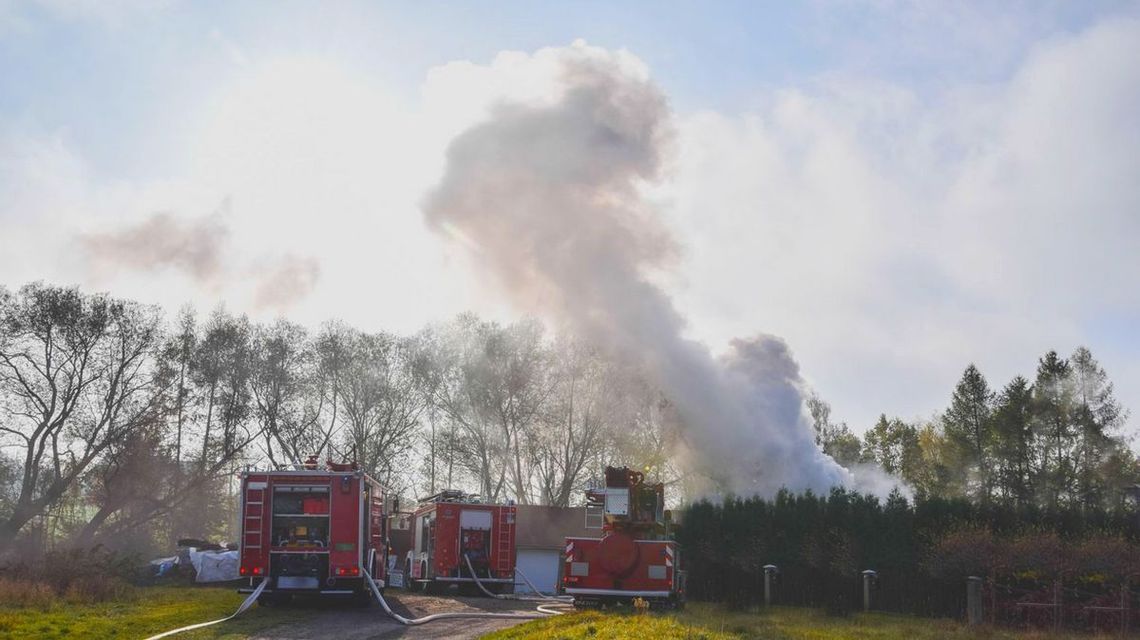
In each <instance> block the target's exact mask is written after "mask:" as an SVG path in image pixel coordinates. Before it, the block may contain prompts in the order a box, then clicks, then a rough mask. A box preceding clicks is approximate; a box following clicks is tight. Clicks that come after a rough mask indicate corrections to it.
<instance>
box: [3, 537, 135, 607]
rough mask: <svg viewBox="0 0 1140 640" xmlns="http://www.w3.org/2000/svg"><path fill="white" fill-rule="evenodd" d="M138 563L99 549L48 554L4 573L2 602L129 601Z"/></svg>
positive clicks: (8, 569)
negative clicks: (132, 578) (130, 579)
mask: <svg viewBox="0 0 1140 640" xmlns="http://www.w3.org/2000/svg"><path fill="white" fill-rule="evenodd" d="M135 564H136V563H135V561H134V558H133V557H131V556H125V555H122V554H118V553H114V552H111V551H108V550H107V549H105V548H103V547H98V546H97V547H93V548H90V549H68V550H64V551H53V552H49V553H46V554H44V555H43V556H42V557H40V558H36V559H34V560H30V561H23V562H21V563H20V564H18V565H15V566H12V567H7V568H5V569H4V570H3V573H2V575H0V602H4V603H12V604H15V605H16V606H21V607H25V606H36V607H46V606H50V605H52V604H54V603H56V602H58V601H60V600H63V601H66V602H71V603H76V604H89V603H94V602H107V601H112V600H124V599H129V598H131V597H133V595H134V590H133V588H132V587H131V585H130V583H129V582H128V580H129V578H130V577H131V576H132V573H133V571H134V566H135ZM7 595H12V596H13V597H6V596H7Z"/></svg>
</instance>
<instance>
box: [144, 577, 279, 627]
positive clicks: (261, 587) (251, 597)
mask: <svg viewBox="0 0 1140 640" xmlns="http://www.w3.org/2000/svg"><path fill="white" fill-rule="evenodd" d="M267 584H269V578H266V579H264V580H262V581H261V584H259V585H257V588H256V589H254V590H253V593H251V594H249V597H248V598H246V599H245V601H244V602H242V603H241V606H240V607H238V608H237V611H234V612H233V613H232V614H230V615H228V616H226V617H224V618H218V619H217V620H211V621H209V622H199V623H198V624H191V625H187V626H185V627H178V628H177V629H171V630H170V631H163V632H162V633H160V634H158V635H156V636H151V637H149V638H147V639H146V640H158V639H159V638H166V637H168V636H172V635H174V634H176V633H182V632H183V631H193V630H194V629H201V628H202V627H209V626H212V625H215V624H219V623H222V622H225V621H226V620H232V619H234V618H236V617H237V616H238V614H240V613H242V612H243V611H245V610H246V609H248V608H250V607H251V606H253V603H254V602H257V596H259V595H261V592H262V591H264V590H265V585H267Z"/></svg>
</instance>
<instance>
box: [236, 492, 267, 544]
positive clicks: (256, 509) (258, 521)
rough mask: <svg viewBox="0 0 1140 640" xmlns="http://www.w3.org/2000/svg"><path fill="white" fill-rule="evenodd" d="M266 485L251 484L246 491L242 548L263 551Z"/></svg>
mask: <svg viewBox="0 0 1140 640" xmlns="http://www.w3.org/2000/svg"><path fill="white" fill-rule="evenodd" d="M265 491H266V483H264V482H250V483H249V484H248V485H247V486H246V489H245V506H244V508H243V511H244V512H245V513H243V514H242V517H243V518H245V522H244V523H243V526H242V530H243V532H244V533H243V539H242V548H244V549H261V529H262V517H263V516H264V515H265Z"/></svg>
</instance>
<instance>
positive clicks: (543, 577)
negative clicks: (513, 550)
mask: <svg viewBox="0 0 1140 640" xmlns="http://www.w3.org/2000/svg"><path fill="white" fill-rule="evenodd" d="M515 564H516V565H517V566H518V568H519V569H521V570H522V572H523V573H525V574H526V577H528V578H530V581H531V582H533V583H534V586H536V587H538V589H539V591H542V592H543V593H554V590H555V588H556V587H557V586H558V552H557V551H554V550H536V549H519V550H518V554H517V555H516V556H515ZM517 582H519V583H520V584H517V585H515V592H516V593H527V592H529V591H530V587H528V586H526V584H525V583H523V581H522V579H521V578H520V579H519V580H517Z"/></svg>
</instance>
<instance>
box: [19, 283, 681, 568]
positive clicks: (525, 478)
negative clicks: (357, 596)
mask: <svg viewBox="0 0 1140 640" xmlns="http://www.w3.org/2000/svg"><path fill="white" fill-rule="evenodd" d="M667 404H668V403H667V402H665V400H664V399H663V398H662V397H661V395H660V394H659V393H658V392H656V391H655V390H654V389H653V388H652V387H651V386H649V385H647V384H646V383H645V382H644V379H643V376H641V375H639V373H638V372H637V371H634V370H630V369H629V368H628V367H623V366H621V365H619V364H617V363H614V362H612V361H609V360H607V359H605V358H603V357H601V354H599V353H598V352H597V351H596V350H594V349H592V348H591V347H590V346H589V345H586V344H584V343H581V342H579V341H575V340H573V339H571V338H569V337H564V336H551V335H548V334H547V333H546V332H545V331H544V329H543V327H542V325H541V324H539V323H537V322H534V321H520V322H516V323H512V324H506V325H504V324H499V323H495V322H488V321H484V320H481V319H479V318H477V317H475V316H472V315H462V316H459V317H458V318H456V319H454V320H453V321H451V322H447V323H443V324H439V325H434V326H431V327H428V328H426V329H424V330H423V331H421V332H419V333H417V334H415V335H412V336H398V335H394V334H390V333H386V332H365V331H361V330H358V329H356V328H353V327H350V326H347V325H345V324H343V323H340V322H329V323H326V324H325V325H323V326H321V327H320V328H319V329H318V330H315V331H310V330H307V329H306V328H305V327H302V326H300V325H298V324H294V323H291V322H288V321H286V320H278V321H276V322H271V323H265V324H259V323H253V322H250V321H249V320H248V319H247V318H246V317H244V316H238V315H234V314H231V313H228V312H226V311H225V310H224V309H217V310H215V311H213V312H212V313H210V314H208V315H206V316H205V317H200V316H199V315H198V314H197V313H195V312H194V311H193V310H192V309H189V308H186V309H183V310H182V311H180V312H179V313H177V314H176V315H175V316H174V317H172V318H165V317H164V316H163V314H162V313H160V311H159V310H158V309H156V308H154V307H149V306H146V305H142V304H139V303H136V302H133V301H129V300H121V299H116V298H113V297H111V296H108V295H103V294H88V293H84V292H82V291H80V290H78V289H77V288H68V287H56V286H49V285H45V284H40V283H34V284H30V285H27V286H24V287H22V288H21V289H19V290H18V291H15V292H12V291H6V290H2V289H0V550H2V549H7V550H9V551H12V550H13V549H14V548H15V546H16V543H17V541H22V542H24V543H26V545H30V546H39V547H43V546H48V545H51V544H54V543H58V542H66V543H78V544H83V545H90V544H93V543H96V542H104V543H113V544H115V545H119V546H132V547H134V548H140V549H146V548H152V547H154V546H159V547H161V546H164V545H169V544H170V543H171V542H172V541H173V539H174V538H176V537H178V536H184V535H226V534H229V535H230V536H232V535H233V531H232V528H231V529H229V530H227V529H226V527H227V526H228V525H230V524H232V520H233V518H234V516H233V513H234V512H235V504H234V498H233V495H234V492H235V487H234V482H235V480H234V477H235V474H236V473H237V472H238V471H240V470H241V469H242V468H244V467H246V466H247V465H254V466H258V467H262V468H264V467H270V468H279V469H288V468H294V467H295V466H296V465H298V464H300V463H301V462H302V461H303V460H304V459H305V458H306V457H308V456H309V455H311V454H319V455H320V456H321V458H322V460H323V459H325V458H329V459H332V460H334V461H340V460H356V461H357V462H358V463H360V465H361V466H362V468H363V469H364V470H365V471H367V472H368V473H369V474H371V475H373V476H375V477H377V478H378V479H380V480H381V481H382V482H384V483H385V484H386V485H388V486H389V487H391V488H393V489H394V490H395V491H398V492H400V493H402V494H403V495H405V496H411V497H416V496H419V497H423V496H425V495H428V494H430V493H432V492H435V491H438V490H441V489H444V488H449V487H460V488H466V489H468V490H470V491H472V492H475V493H478V494H480V495H482V496H484V497H486V498H488V499H491V500H505V499H512V500H515V501H517V502H519V503H523V504H527V503H541V504H553V505H568V504H570V503H571V502H572V501H576V500H577V499H578V498H579V496H580V494H581V492H582V490H583V489H584V487H585V486H586V484H587V482H588V481H589V479H590V477H591V476H593V475H597V474H599V473H600V471H601V469H602V468H603V467H604V466H605V464H606V463H607V462H610V461H613V460H623V461H627V462H628V463H629V464H634V465H636V466H638V467H640V468H645V467H649V468H653V469H655V470H656V471H655V474H656V475H657V477H667V476H668V475H669V474H671V473H673V472H672V471H671V467H670V464H669V460H668V453H667V446H666V438H667V435H666V428H665V421H664V419H663V416H664V415H666V413H667V411H666V410H665V407H666V406H667Z"/></svg>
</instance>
